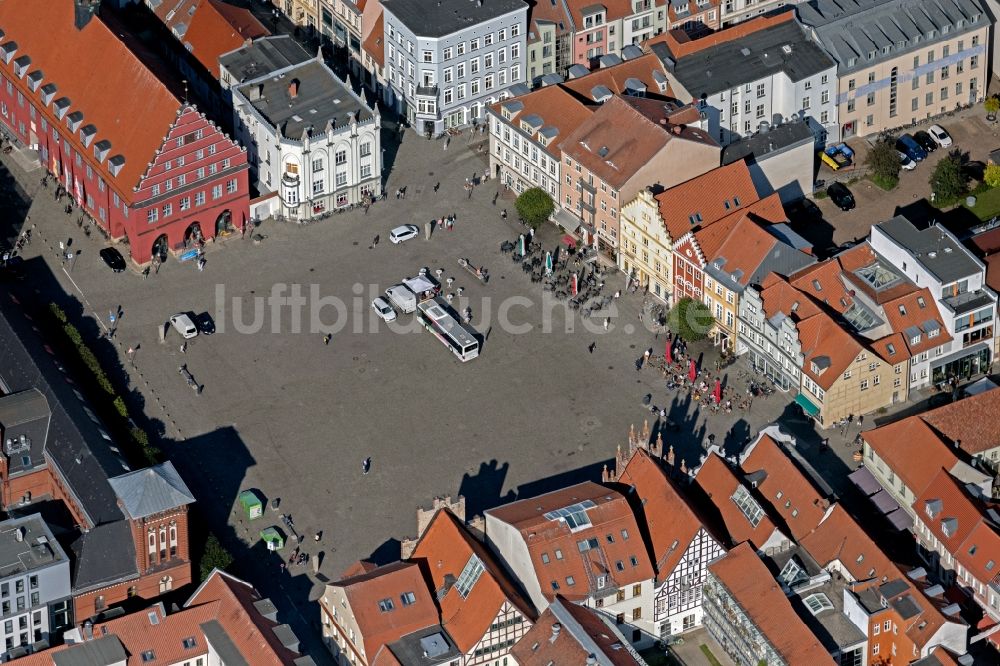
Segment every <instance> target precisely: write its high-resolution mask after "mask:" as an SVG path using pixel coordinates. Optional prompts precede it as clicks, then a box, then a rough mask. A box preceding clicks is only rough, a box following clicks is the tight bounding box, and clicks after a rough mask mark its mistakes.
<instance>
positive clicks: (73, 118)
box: [66, 111, 83, 132]
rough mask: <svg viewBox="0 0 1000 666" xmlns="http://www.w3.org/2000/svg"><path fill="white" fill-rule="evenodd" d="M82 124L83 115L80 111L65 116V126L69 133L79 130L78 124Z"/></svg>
mask: <svg viewBox="0 0 1000 666" xmlns="http://www.w3.org/2000/svg"><path fill="white" fill-rule="evenodd" d="M82 122H83V113H82V112H81V111H74V112H73V113H71V114H69V115H68V116H66V125H67V126H69V129H70V131H71V132H75V131H77V130H78V129H80V124H81V123H82Z"/></svg>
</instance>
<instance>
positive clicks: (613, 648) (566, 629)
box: [510, 596, 640, 666]
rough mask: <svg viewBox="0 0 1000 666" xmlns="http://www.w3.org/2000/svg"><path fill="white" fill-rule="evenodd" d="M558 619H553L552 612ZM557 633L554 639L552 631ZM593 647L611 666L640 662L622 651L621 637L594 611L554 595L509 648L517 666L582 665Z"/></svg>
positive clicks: (633, 665) (623, 665)
mask: <svg viewBox="0 0 1000 666" xmlns="http://www.w3.org/2000/svg"><path fill="white" fill-rule="evenodd" d="M557 608H558V609H559V610H560V611H561V616H560V617H556V615H555V613H554V610H555V609H557ZM556 624H559V625H560V627H559V633H558V635H557V636H556V638H555V639H553V628H554V626H555V625H556ZM592 645H593V646H596V647H597V649H599V650H600V651H601V654H602V655H603V656H604V657H605V659H606V660H607V661H606V662H602V663H609V664H611V666H638V665H639V663H640V662H638V661H636V659H635V658H634V657H632V655H631V652H630V651H629V650H627V649H623V648H624V647H625V646H624V645H623V644H622V641H621V638H620V637H619V636H618V635H616V633H615V631H614V630H612V629H611V627H610V626H609V625H608V624H607V623H606V622H605V621H604V620H603V619H601V617H600V616H598V614H597V611H595V610H592V609H590V608H587V607H585V606H579V605H577V604H574V603H571V602H568V601H566V600H565V599H564V598H563V597H562V596H557V597H556V598H555V599H554V600H553V602H552V604H551V605H550V606H549V608H547V609H546V610H545V612H544V613H542V616H541V617H540V618H538V622H536V623H535V626H534V627H532V628H531V630H530V631H528V633H526V634H525V635H524V637H523V638H522V639H521V640H520V641H518V642H517V644H516V645H515V646H514V647H513V649H511V651H510V652H511V655H512V656H513V657H514V659H515V660H516V662H517V663H518V664H519V666H581V665H582V664H586V663H587V657H588V656H590V655H591V646H592Z"/></svg>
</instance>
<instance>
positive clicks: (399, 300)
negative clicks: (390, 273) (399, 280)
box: [385, 284, 417, 314]
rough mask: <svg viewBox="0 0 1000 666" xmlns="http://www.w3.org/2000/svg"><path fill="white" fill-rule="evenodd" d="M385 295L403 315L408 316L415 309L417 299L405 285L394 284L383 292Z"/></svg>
mask: <svg viewBox="0 0 1000 666" xmlns="http://www.w3.org/2000/svg"><path fill="white" fill-rule="evenodd" d="M385 295H386V296H387V297H388V298H389V302H390V303H392V304H393V305H395V306H396V307H397V308H399V310H400V312H402V313H403V314H409V313H411V312H414V311H415V310H416V309H417V297H416V295H415V294H414V293H413V292H412V291H410V290H409V288H408V287H407V286H406V285H403V284H395V285H393V286H391V287H389V288H388V289H386V290H385Z"/></svg>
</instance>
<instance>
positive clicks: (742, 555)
mask: <svg viewBox="0 0 1000 666" xmlns="http://www.w3.org/2000/svg"><path fill="white" fill-rule="evenodd" d="M708 570H709V572H711V574H712V575H713V576H714V577H715V578H716V579H717V580H718V581H719V582H720V583H722V584H723V585H725V587H726V589H727V590H728V591H729V594H730V595H732V597H733V598H734V599H735V600H736V601H737V603H739V605H740V607H741V608H742V609H743V611H744V612H745V613H746V614H747V616H749V618H750V620H751V622H753V623H754V625H755V626H756V627H757V628H758V629H759V630H760V631H761V633H763V634H764V637H765V638H766V639H767V641H768V642H769V643H770V644H771V645H773V646H774V648H775V649H776V650H777V652H778V653H779V654H780V655H781V656H782V657H783V658H784V660H785V661H786V662H787V663H789V664H809V665H810V666H819V665H820V664H829V665H830V666H832V665H833V663H834V662H833V659H832V658H831V657H830V654H829V653H828V652H827V651H826V649H825V648H824V647H823V646H822V645H821V644H820V642H819V640H818V639H817V638H816V636H815V635H813V633H812V632H811V631H810V630H809V628H808V627H806V625H805V624H804V623H803V622H802V620H801V619H799V616H798V614H797V613H796V612H795V610H794V609H793V608H792V605H791V604H790V603H789V602H788V598H787V597H786V596H785V593H784V592H783V591H782V589H781V586H779V585H778V583H777V582H776V581H775V580H774V577H773V576H772V575H771V572H770V571H768V569H767V567H766V566H765V565H764V563H763V562H761V560H760V558H759V557H758V556H757V553H756V552H754V549H753V547H752V546H750V545H749V544H747V543H743V544H740V545H739V546H737V547H736V548H734V549H732V550H731V551H729V553H727V554H726V556H725V557H722V558H719V559H718V560H715V562H713V563H712V564H709V565H708Z"/></svg>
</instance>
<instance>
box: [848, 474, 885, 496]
mask: <svg viewBox="0 0 1000 666" xmlns="http://www.w3.org/2000/svg"><path fill="white" fill-rule="evenodd" d="M847 478H848V480H849V481H850V482H851V483H853V484H854V485H855V486H856V487H857V488H858V490H860V491H861V492H863V493H864V494H865V497H869V496H871V495H874V494H875V493H877V492H879V491H880V490H882V486H881V485H879V482H878V481H877V480H876V479H875V477H874V476H872V473H871V472H869V471H868V468H867V467H859V468H857V469H856V470H854V471H853V472H851V473H850V474H848V475H847Z"/></svg>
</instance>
